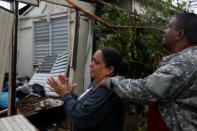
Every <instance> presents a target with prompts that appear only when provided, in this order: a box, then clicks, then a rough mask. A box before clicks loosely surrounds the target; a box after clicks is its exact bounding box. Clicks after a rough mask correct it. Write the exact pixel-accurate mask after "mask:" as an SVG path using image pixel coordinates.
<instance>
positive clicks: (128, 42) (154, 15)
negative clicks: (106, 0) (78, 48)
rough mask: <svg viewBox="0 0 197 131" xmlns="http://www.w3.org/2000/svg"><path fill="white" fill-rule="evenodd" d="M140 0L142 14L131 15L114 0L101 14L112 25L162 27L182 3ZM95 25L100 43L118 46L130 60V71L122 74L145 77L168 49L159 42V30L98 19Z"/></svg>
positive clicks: (125, 57) (181, 6)
mask: <svg viewBox="0 0 197 131" xmlns="http://www.w3.org/2000/svg"><path fill="white" fill-rule="evenodd" d="M139 1H140V3H141V6H142V8H144V13H143V14H138V15H131V13H130V12H129V11H125V12H122V11H120V10H118V9H117V8H116V7H117V1H116V2H115V3H111V4H110V5H109V6H104V7H103V10H102V11H103V13H102V15H101V17H102V19H104V20H105V21H106V22H108V23H110V24H112V25H118V26H143V27H154V28H160V29H164V28H165V27H166V26H167V23H168V21H169V19H170V17H171V16H172V15H174V14H176V13H178V12H180V11H182V8H183V7H184V4H182V5H181V4H180V5H179V6H178V7H173V6H172V5H171V2H172V1H171V0H167V2H163V0H139ZM94 29H95V31H96V32H99V33H101V34H102V38H101V41H100V43H99V47H103V46H112V47H114V48H117V49H118V50H119V51H120V53H121V55H122V56H123V58H124V59H126V60H127V61H128V62H129V63H130V66H131V71H130V72H128V74H125V75H126V76H128V77H130V78H139V77H145V76H147V75H148V74H150V73H152V72H153V71H154V70H155V69H156V68H157V67H158V63H159V62H158V61H159V60H160V56H161V55H160V54H166V53H167V52H166V50H165V49H164V48H163V46H162V44H161V43H162V38H163V35H164V34H163V33H162V32H160V31H156V30H151V29H143V28H127V29H118V28H116V29H112V28H109V27H107V26H106V25H103V24H101V23H99V22H97V23H96V25H95V27H94ZM114 30H115V31H114ZM159 52H161V53H159Z"/></svg>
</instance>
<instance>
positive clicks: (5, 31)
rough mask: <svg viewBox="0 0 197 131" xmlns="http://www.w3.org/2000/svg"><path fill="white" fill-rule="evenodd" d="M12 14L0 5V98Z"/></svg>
mask: <svg viewBox="0 0 197 131" xmlns="http://www.w3.org/2000/svg"><path fill="white" fill-rule="evenodd" d="M13 25H14V14H13V12H10V11H8V10H6V9H4V8H2V7H0V98H1V91H2V87H3V81H4V76H5V71H6V64H7V60H8V55H9V45H10V43H11V40H12V28H13Z"/></svg>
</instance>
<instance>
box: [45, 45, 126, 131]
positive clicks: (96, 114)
mask: <svg viewBox="0 0 197 131" xmlns="http://www.w3.org/2000/svg"><path fill="white" fill-rule="evenodd" d="M123 63H125V62H123V60H122V57H121V56H120V53H119V52H118V51H117V50H115V49H114V48H101V49H99V50H98V51H96V52H95V54H94V55H93V60H92V62H91V63H90V65H89V67H90V77H91V78H93V79H94V81H93V82H92V83H91V84H90V85H89V87H88V88H87V89H86V91H85V92H84V93H83V94H82V95H81V96H80V97H76V95H75V94H74V87H75V86H76V84H73V85H71V84H69V83H68V78H66V77H65V76H63V75H59V81H58V80H55V79H54V78H52V77H50V78H49V79H48V81H47V83H48V84H49V85H50V86H51V90H52V91H54V92H56V93H57V94H59V95H60V96H61V97H63V101H64V109H65V112H66V114H67V116H68V118H69V119H70V121H71V122H72V131H123V130H124V116H125V109H124V104H123V102H122V101H121V99H119V98H118V97H117V96H116V95H114V94H112V93H110V92H109V90H108V89H107V88H106V87H104V86H103V87H100V88H97V89H95V88H94V87H95V86H96V84H97V83H98V82H100V81H101V80H102V79H103V78H104V77H111V76H115V75H116V74H117V73H119V72H123V70H122V69H125V68H122V66H123V65H124V66H125V67H126V64H123ZM127 67H128V66H127Z"/></svg>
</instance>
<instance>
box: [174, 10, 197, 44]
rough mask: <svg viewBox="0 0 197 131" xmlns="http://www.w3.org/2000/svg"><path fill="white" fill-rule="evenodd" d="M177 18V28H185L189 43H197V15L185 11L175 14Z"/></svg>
mask: <svg viewBox="0 0 197 131" xmlns="http://www.w3.org/2000/svg"><path fill="white" fill-rule="evenodd" d="M175 17H176V18H177V23H176V29H177V30H180V29H183V30H184V33H185V36H186V39H187V40H188V42H189V44H197V15H196V14H194V13H188V12H183V13H180V14H178V15H176V16H175Z"/></svg>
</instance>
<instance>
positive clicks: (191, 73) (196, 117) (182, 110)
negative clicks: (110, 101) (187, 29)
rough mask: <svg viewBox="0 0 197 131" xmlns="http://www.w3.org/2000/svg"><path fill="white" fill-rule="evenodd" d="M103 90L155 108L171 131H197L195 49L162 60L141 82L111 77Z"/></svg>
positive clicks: (191, 48)
mask: <svg viewBox="0 0 197 131" xmlns="http://www.w3.org/2000/svg"><path fill="white" fill-rule="evenodd" d="M107 87H108V88H110V87H111V88H110V89H111V90H112V91H113V92H115V93H116V94H117V95H118V96H119V97H121V98H127V99H129V100H130V101H133V102H135V103H140V104H156V105H157V106H158V108H159V110H160V113H161V115H162V117H163V119H164V121H165V122H166V124H167V126H168V127H169V129H170V130H171V131H181V130H182V131H195V130H197V46H192V47H189V48H187V49H185V50H183V51H181V52H178V53H175V54H172V55H169V56H167V57H164V58H163V59H162V62H161V66H160V67H159V68H158V69H157V70H156V71H155V72H154V73H153V74H152V75H150V76H148V77H146V78H144V79H124V77H120V76H117V77H112V78H110V79H108V80H107Z"/></svg>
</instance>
